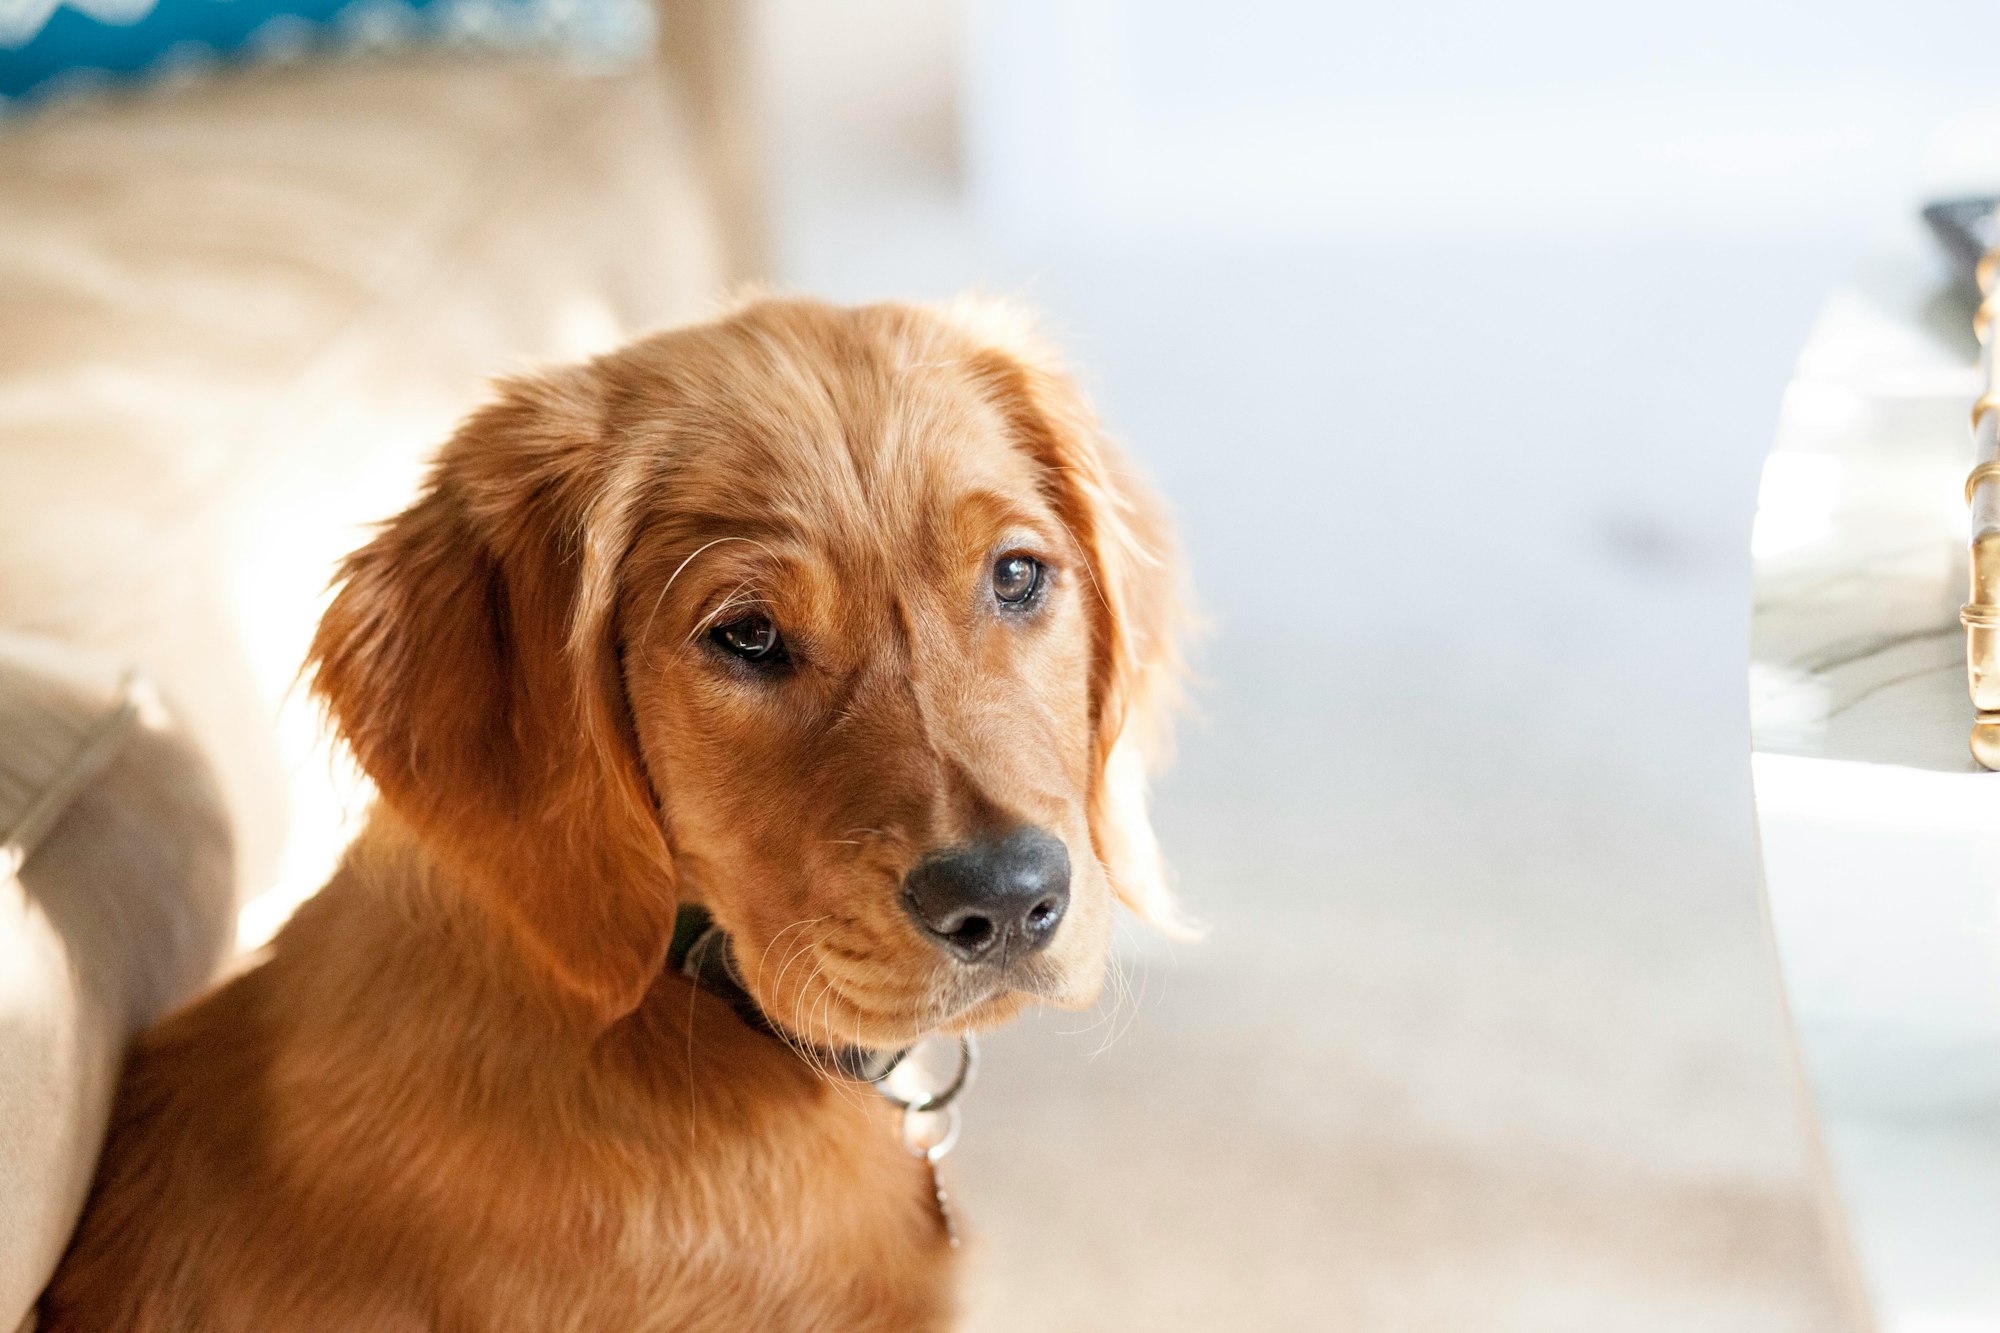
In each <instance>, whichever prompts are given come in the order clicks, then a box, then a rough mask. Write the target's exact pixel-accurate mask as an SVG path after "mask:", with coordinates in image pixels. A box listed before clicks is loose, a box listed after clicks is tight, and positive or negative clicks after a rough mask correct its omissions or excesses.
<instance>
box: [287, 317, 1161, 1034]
mask: <svg viewBox="0 0 2000 1333" xmlns="http://www.w3.org/2000/svg"><path fill="white" fill-rule="evenodd" d="M1176 583H1177V577H1176V570H1175V565H1174V561H1173V553H1172V551H1171V549H1170V545H1169V543H1168V541H1167V538H1166V533H1165V530H1164V527H1163V525H1162V523H1161V521H1160V518H1159V513H1158V509H1157V507H1156V505H1155V504H1154V502H1153V501H1152V499H1151V498H1150V497H1149V496H1148V495H1147V494H1145V493H1144V491H1143V490H1142V489H1141V488H1140V487H1139V486H1138V484H1137V483H1136V481H1135V479H1134V478H1133V477H1132V475H1131V474H1130V472H1129V471H1127V470H1126V469H1125V468H1124V466H1123V465H1122V463H1121V461H1120V460H1119V458H1118V457H1117V456H1116V455H1115V454H1114V453H1113V452H1112V451H1111V449H1110V447H1109V446H1108V445H1107V444H1106V442H1105V441H1104V439H1103V438H1102V437H1101V435H1100V433H1099V431H1098V428H1097V426H1096V424H1095V422H1094V421H1093V419H1092V417H1091V415H1090V413H1089V411H1088V409H1087V408H1086V406H1085V405H1084V403H1083V401H1082V399H1081V398H1080V397H1079V395H1078V394H1077V392H1076V391H1075V389H1074V388H1073V387H1072V386H1071V385H1070V383H1069V382H1068V380H1067V379H1066V377H1065V376H1064V375H1063V374H1062V372H1061V371H1060V369H1059V368H1058V367H1057V366H1056V365H1055V364H1054V363H1053V361H1052V360H1051V359H1050V358H1049V357H1048V355H1047V354H1046V353H1045V352H1043V351H1042V350H1041V349H1040V347H1039V346H1038V345H1037V344H1036V343H1035V342H1034V341H1033V340H1032V339H1031V338H1029V337H1027V336H1025V334H1024V333H1023V332H1022V331H1021V329H1020V328H1019V327H1018V325H1017V323H1015V322H1014V321H1012V320H1011V319H1010V318H1009V317H1008V316H1007V315H1006V314H1005V312H1003V311H999V310H997V309H996V308H994V307H989V306H963V307H952V308H948V309H944V310H922V309H916V308H911V307H903V306H874V307H867V308H862V309H837V308H833V307H829V306H824V305H818V304H813V303H806V302H791V301H786V302H775V301H766V302H759V303H755V304H752V305H749V306H746V307H743V308H741V309H739V310H737V311H736V312H735V313H733V314H731V315H729V316H728V317H726V318H724V319H721V320H719V321H717V322H715V323H711V324H705V325H700V326H695V327H690V328H684V329H679V330H676V331H673V332H669V333H665V334H661V335H659V336H656V337H652V338H648V339H646V340H644V341H642V342H639V343H637V344H635V345H633V346H631V347H628V348H626V349H625V350H623V351H621V352H618V353H616V354H613V355H611V356H607V357H604V358H602V359H600V360H598V361H596V362H593V363H591V364H590V365H587V366H584V367H580V368H576V369H571V370H566V371H561V372H557V373H555V374H551V375H547V376H544V377H540V378H535V379H528V380H520V381H515V382H512V383H509V384H506V385H504V386H503V388H502V391H501V395H500V398H499V400H498V401H497V402H495V403H494V404H492V405H491V406H489V407H487V408H485V409H484V410H482V411H480V412H479V413H477V414H475V415H474V416H473V417H472V418H471V419H470V420H469V421H467V422H466V424H465V425H464V426H463V427H462V428H461V429H460V430H459V432H458V434H457V435H456V436H455V437H454V438H453V439H452V440H451V441H450V443H449V444H447V445H446V446H445V448H444V450H443V452H442V453H441V454H440V456H439V458H438V461H437V464H436V469H435V471H434V473H433V475H432V477H431V479H430V482H429V484H428V486H427V488H426V490H425V491H424V493H423V495H422V496H421V497H420V498H419V499H418V500H417V501H416V503H414V504H413V505H412V506H411V507H410V508H409V509H408V510H407V511H405V512H404V513H403V514H402V515H400V516H399V517H397V518H396V519H394V520H392V521H391V522H390V523H389V524H388V525H387V526H386V527H385V528H384V529H383V530H382V531H381V533H380V534H379V535H378V536H377V537H376V538H375V539H374V540H373V541H372V542H370V543H369V544H368V545H367V546H365V547H363V548H362V549H361V550H359V551H357V552H356V553H355V554H354V555H352V556H351V557H349V559H348V561H347V563H346V565H345V566H344V568H343V571H342V576H341V586H340V589H339V592H338V594H337V595H336V597H335V598H334V601H333V603H332V605H331V606H330V607H329V609H328V611H327V613H326V615H325V617H324V619H323V620H322V622H321V625H320V629H319V634H318V637H317V638H316V640H315V642H314V645H313V658H312V665H313V668H314V683H315V688H316V690H317V691H318V692H319V694H320V696H321V698H322V699H323V700H324V702H325V704H326V705H327V707H328V710H329V712H330V713H331V715H332V717H333V719H334V721H335V723H336V725H337V726H338V727H339V729H340V731H341V733H342V734H343V736H344V737H345V739H346V740H347V742H348V744H349V745H350V746H351V748H352V749H353V751H354V753H355V755H356V756H357V758H358V759H359V760H360V762H361V764H362V766H363V767H364V768H365V769H366V770H367V772H368V773H369V775H370V776H371V777H372V778H373V779H374V781H375V783H376V785H377V787H378V788H379V790H380V792H381V795H382V798H383V799H384V800H386V801H387V802H388V803H389V804H390V805H391V806H392V807H394V808H395V810H396V811H397V812H398V813H399V814H400V815H401V816H402V817H403V818H404V819H405V820H406V821H408V822H409V823H410V824H411V825H412V826H414V827H415V828H416V829H417V830H418V832H419V833H420V834H421V835H422V836H423V837H424V839H425V841H426V843H427V845H429V846H430V847H431V848H432V849H433V851H434V853H435V854H436V855H437V856H439V857H440V858H441V859H442V860H443V861H444V862H445V864H446V865H447V866H449V867H450V868H451V869H452V871H453V872H455V874H454V877H455V879H456V880H457V881H459V882H462V883H464V884H465V885H467V886H469V887H470V891H471V892H472V893H473V894H474V895H475V896H476V897H477V898H478V899H479V900H480V902H481V903H482V905H483V906H485V907H486V908H487V909H489V910H490V911H492V912H493V913H495V914H497V915H498V917H500V918H501V919H502V920H503V921H504V922H505V924H506V925H507V927H508V928H509V931H508V933H509V934H510V935H511V936H512V937H513V938H514V939H516V940H517V941H518V942H519V944H520V946H521V951H522V952H523V954H524V955H525V956H526V957H527V958H528V959H529V960H530V961H531V962H532V964H533V965H534V967H535V969H536V970H537V972H538V973H539V974H540V975H542V976H543V977H545V978H547V979H549V980H552V981H553V982H555V983H557V984H558V986H559V987H560V989H561V990H562V991H563V992H564V993H566V994H568V995H570V996H573V997H574V998H576V999H577V1000H579V1001H581V1002H582V1003H583V1004H585V1005H587V1006H588V1008H589V1010H590V1012H591V1013H592V1014H593V1015H594V1016H595V1017H596V1018H598V1019H599V1020H600V1021H610V1020H613V1019H615V1018H616V1017H618V1016H619V1015H622V1014H624V1013H626V1012H629V1011H630V1010H632V1009H633V1008H635V1007H636V1006H637V1005H638V1004H639V1002H640V1000H641V999H642V998H643V996H644V995H645V993H646V991H647V989H648V988H649V986H650V985H651V984H652V982H653V980H654V978H655V977H656V976H657V974H658V973H659V971H660V969H661V968H662V966H663V961H664V956H665V953H666V950H667V946H668V943H669V940H670V938H671V936H672V931H673V920H674V912H675V906H676V902H677V901H683V900H692V901H698V902H700V903H702V904H704V905H705V906H706V907H707V908H708V909H709V910H710V912H711V913H712V914H713V915H714V917H715V918H716V919H717V921H718V922H720V924H721V925H722V926H723V927H724V928H725V929H726V930H727V931H728V933H729V935H730V937H731V939H732V941H733V945H734V948H735V952H736V958H737V962H738V968H739V971H740V973H741V975H742V979H743V981H744V982H745V984H746V985H747V986H748V988H749V989H750V991H751V993H752V995H753V996H754V998H755V999H756V1000H757V1001H758V1003H759V1004H760V1006H761V1007H762V1008H763V1009H764V1011H765V1012H766V1013H767V1014H768V1015H770V1016H771V1017H772V1018H773V1019H774V1020H775V1021H776V1022H778V1023H780V1024H781V1025H783V1026H785V1027H786V1028H788V1029H790V1030H791V1031H792V1032H793V1033H795V1034H797V1035H799V1036H801V1037H803V1038H805V1039H807V1040H809V1041H816V1042H826V1043H838V1044H856V1045H872V1046H894V1045H900V1044H903V1043H906V1042H908V1041H910V1040H911V1039H912V1038H913V1037H914V1036H915V1035H916V1034H918V1033H920V1032H925V1031H931V1030H938V1029H944V1030H962V1029H966V1028H971V1027H980V1026H986V1025H990V1024H992V1023H995V1022H998V1021H1001V1020H1003V1019H1005V1018H1006V1017H1008V1016H1010V1015H1011V1014H1012V1013H1014V1012H1015V1011H1016V1010H1017V1009H1019V1008H1020V1007H1021V1006H1022V1005H1023V1004H1025V1003H1027V1002H1029V1001H1031V1000H1034V999H1042V1000H1047V1001H1050V1002H1053V1003H1056V1004H1059V1005H1064V1006H1081V1005H1086V1004H1089V1003H1090V1002H1091V1001H1092V1000H1093V999H1094V998H1095V996H1096V994H1097V991H1098V988H1099V986H1100V984H1101V981H1102V977H1103V973H1104V968H1105V962H1106V954H1107V950H1108V945H1109V935H1110V927H1111V914H1112V910H1113V904H1112V899H1113V898H1114V897H1115V898H1118V899H1122V900H1123V901H1124V902H1125V903H1126V904H1128V905H1129V906H1130V907H1132V908H1133V909H1134V910H1136V911H1137V912H1138V913H1139V914H1140V915H1142V916H1145V917H1148V918H1151V919H1153V920H1155V921H1158V922H1162V923H1167V924H1171V922H1172V919H1173V908H1172V905H1171V901H1170V899H1169V898H1168V896H1167V894H1166V889H1165V885H1164V883H1163V879H1162V876H1163V868H1162V866H1161V863H1160V857H1159V852H1158V848H1157V846H1156V844H1155V842H1154V839H1153V835H1152V831H1151V828H1150V826H1149V825H1148V822H1147V817H1146V809H1145V792H1144V761H1145V756H1146V753H1147V751H1148V749H1149V748H1150V743H1151V741H1152V739H1153V735H1154V731H1155V728H1156V726H1157V724H1158V721H1159V719H1158V717H1157V714H1158V713H1159V711H1160V710H1161V708H1162V706H1163V704H1164V702H1165V696H1166V694H1167V693H1168V692H1169V690H1170V688H1171V681H1170V677H1171V674H1172V670H1173V666H1174V631H1175V619H1176V605H1175V603H1176V593H1177V588H1176Z"/></svg>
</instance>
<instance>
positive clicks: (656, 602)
mask: <svg viewBox="0 0 2000 1333" xmlns="http://www.w3.org/2000/svg"><path fill="white" fill-rule="evenodd" d="M724 542H753V544H754V545H758V546H762V545H763V543H762V542H755V541H754V540H753V539H752V538H749V537H717V538H716V539H715V540H714V541H710V542H703V543H702V544H701V545H700V546H697V547H695V548H694V550H693V551H691V552H689V553H688V556H687V558H686V559H684V560H682V561H681V562H680V563H679V564H678V565H675V566H674V572H673V573H671V574H669V575H667V581H666V582H665V583H662V584H661V585H660V592H659V595H658V596H657V597H655V598H653V609H652V610H651V611H649V612H647V613H646V628H645V629H644V630H643V631H641V637H643V638H647V639H650V638H652V637H653V619H654V617H656V616H658V615H659V614H660V603H662V602H664V601H666V600H667V592H668V590H669V589H671V588H672V587H673V586H674V580H675V579H678V578H679V577H680V576H681V571H682V570H684V569H686V568H687V567H688V566H689V565H691V564H693V563H694V558H695V557H696V556H698V555H700V554H701V553H702V552H703V551H706V550H708V549H709V548H711V547H715V546H720V545H722V544H723V543H724Z"/></svg>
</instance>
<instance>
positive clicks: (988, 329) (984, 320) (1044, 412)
mask: <svg viewBox="0 0 2000 1333" xmlns="http://www.w3.org/2000/svg"><path fill="white" fill-rule="evenodd" d="M945 314H946V318H947V319H948V320H949V321H950V322H951V323H952V324H953V325H955V326H956V327H957V328H959V329H960V330H961V331H963V332H964V333H965V334H967V335H968V336H969V337H971V338H972V340H973V342H974V343H975V345H976V346H977V347H978V350H977V351H976V352H975V353H974V357H973V364H974V369H975V373H976V374H978V376H979V377H980V378H981V379H982V380H983V381H984V383H985V385H986V387H987V391H988V394H989V396H990V398H991V400H992V401H993V402H994V403H995V404H996V405H997V406H998V407H999V408H1000V410H1001V412H1002V413H1003V414H1004V415H1005V416H1006V418H1007V420H1008V421H1009V423H1010V425H1011V426H1012V428H1013V430H1014V432H1015V435H1016V437H1017V438H1018V439H1019V440H1020V441H1021V443H1022V446H1023V447H1024V448H1026V449H1027V450H1028V452H1029V453H1030V454H1031V455H1033V457H1034V458H1035V460H1036V462H1038V463H1039V464H1040V465H1041V469H1042V477H1043V486H1044V488H1045V491H1046V493H1047V495H1048V497H1049V500H1050V502H1051V503H1052V504H1053V505H1054V507H1055V510H1056V513H1057V515H1058V516H1059V517H1060V518H1061V519H1062V521H1063V524H1064V525H1065V526H1066V527H1068V529H1069V531H1070V535H1071V536H1072V537H1073V538H1074V539H1075V541H1076V542H1077V544H1078V545H1079V546H1080V547H1081V548H1082V550H1083V554H1084V558H1085V559H1086V560H1087V561H1089V564H1090V569H1089V572H1088V580H1089V582H1090V584H1091V585H1092V586H1090V587H1087V588H1086V589H1085V590H1084V593H1083V596H1084V599H1085V602H1086V603H1087V605H1088V606H1089V608H1090V612H1091V618H1092V620H1091V633H1092V645H1091V647H1092V664H1091V706H1092V711H1093V714H1094V716H1093V724H1094V726H1095V727H1096V747H1097V750H1096V763H1097V768H1096V782H1095V784H1094V787H1093V789H1092V792H1091V807H1090V831H1091V838H1092V840H1093V841H1094V842H1095V843H1096V844H1097V847H1096V851H1097V855H1098V857H1099V858H1100V859H1101V860H1102V861H1103V862H1104V866H1105V869H1106V870H1107V871H1109V873H1110V877H1111V886H1112V889H1113V891H1115V892H1116V893H1117V895H1118V896H1119V898H1120V899H1121V900H1123V901H1124V903H1125V904H1126V905H1127V906H1128V907H1130V908H1131V909H1132V910H1133V911H1134V912H1136V913H1138V914H1139V915H1140V916H1141V917H1144V918H1145V919H1147V920H1148V921H1151V922H1152V923H1153V924H1155V925H1157V926H1159V927H1160V928H1161V929H1163V930H1166V931H1168V932H1169V933H1171V934H1177V935H1186V934H1191V933H1193V931H1194V927H1193V925H1192V924H1191V923H1190V922H1189V921H1188V920H1187V919H1186V918H1185V917H1183V916H1182V915H1181V913H1180V910H1179V908H1178V906H1177V905H1176V903H1175V901H1174V897H1173V894H1172V892H1171V890H1170V888H1169V887H1168V884H1167V869H1166V863H1165V861H1164V859H1163V858H1162V857H1161V855H1160V845H1159V841H1158V839H1157V838H1156V837H1155V836H1154V834H1153V825H1152V820H1151V817H1150V816H1149V814H1148V813H1147V806H1146V780H1147V772H1148V769H1149V767H1150V765H1151V763H1152V762H1153V761H1154V760H1155V759H1157V758H1158V757H1159V755H1160V753H1161V751H1162V750H1164V748H1165V746H1166V743H1167V721H1168V714H1169V712H1170V711H1171V709H1172V706H1173V704H1174V703H1175V701H1176V700H1177V698H1178V694H1179V688H1178V687H1179V677H1180V637H1181V631H1182V620H1183V616H1184V612H1183V604H1184V601H1183V576H1182V572H1181V564H1180V554H1179V551H1178V549H1177V548H1176V546H1175V545H1174V541H1173V535H1172V531H1171V529H1170V528H1169V526H1168V524H1167V520H1166V513H1165V509H1164V507H1163V506H1162V505H1161V503H1160V501H1159V498H1158V497H1157V496H1156V495H1154V493H1153V492H1152V490H1151V488H1150V487H1148V486H1147V485H1146V483H1145V482H1144V480H1143V479H1142V478H1140V477H1139V476H1138V475H1137V474H1136V473H1135V472H1134V471H1133V469H1132V467H1131V465H1130V464H1129V462H1128V461H1127V460H1126V459H1125V458H1124V456H1123V455H1122V454H1121V453H1120V452H1119V450H1118V449H1117V447H1116V446H1115V445H1113V444H1112V443H1111V441H1110V440H1109V439H1107V438H1106V437H1105V435H1104V432H1103V430H1102V428H1101V427H1100V426H1099V424H1098V422H1097V418H1096V415H1095V414H1094V413H1093V412H1092V411H1091V410H1090V406H1089V404H1088V403H1087V402H1086V401H1085V400H1084V397H1083V395H1082V393H1081V392H1080V391H1079V390H1078V389H1077V387H1076V385H1075V383H1074V382H1073V381H1072V380H1071V379H1070V377H1069V375H1068V373H1067V372H1066V370H1065V369H1064V367H1063V366H1062V364H1061V363H1060V361H1059V360H1058V359H1057V357H1056V356H1055V355H1054V354H1053V353H1052V352H1051V351H1050V350H1049V349H1048V348H1047V347H1046V346H1045V345H1044V344H1043V343H1042V342H1041V341H1040V340H1039V339H1038V338H1036V337H1035V336H1034V334H1033V331H1032V328H1031V325H1030V322H1029V321H1028V319H1027V318H1026V316H1025V315H1023V314H1022V313H1021V312H1019V311H1017V310H1015V309H1014V308H1013V307H1011V306H1008V305H1005V304H1003V303H998V302H993V301H990V300H984V299H981V300H976V301H961V302H958V303H955V304H954V305H952V306H950V307H947V308H946V311H945Z"/></svg>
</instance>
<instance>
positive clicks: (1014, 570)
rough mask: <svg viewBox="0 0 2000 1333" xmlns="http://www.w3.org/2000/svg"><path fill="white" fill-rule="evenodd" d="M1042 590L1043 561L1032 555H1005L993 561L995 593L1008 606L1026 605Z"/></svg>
mask: <svg viewBox="0 0 2000 1333" xmlns="http://www.w3.org/2000/svg"><path fill="white" fill-rule="evenodd" d="M1041 590H1042V562H1041V561H1039V560H1037V559H1035V558H1034V557H1033V556H1031V555H1003V556H1001V557H1000V558H999V559H998V560H996V561H994V562H993V595H994V596H995V597H997V598H999V599H1000V601H1001V603H1002V604H1003V605H1006V606H1025V605H1027V604H1028V603H1029V602H1032V601H1033V600H1034V599H1035V594H1036V593H1038V592H1040V591H1041Z"/></svg>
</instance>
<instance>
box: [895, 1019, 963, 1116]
mask: <svg viewBox="0 0 2000 1333" xmlns="http://www.w3.org/2000/svg"><path fill="white" fill-rule="evenodd" d="M897 1063H898V1064H900V1063H901V1061H900V1060H899V1061H898V1062H897ZM978 1064H979V1043H978V1042H977V1041H975V1040H973V1037H972V1034H971V1033H963V1034H961V1035H960V1036H959V1039H958V1068H957V1069H956V1070H954V1071H953V1073H952V1076H951V1082H949V1083H947V1084H945V1085H944V1087H942V1088H940V1089H938V1091H936V1092H932V1093H926V1094H925V1095H923V1096H921V1097H915V1098H910V1099H907V1100H906V1099H904V1098H902V1097H898V1096H897V1095H896V1093H895V1091H894V1090H893V1089H891V1088H890V1087H889V1086H888V1077H889V1076H888V1074H884V1075H883V1076H882V1077H881V1078H879V1079H877V1080H875V1091H877V1092H879V1093H881V1094H882V1095H883V1096H884V1097H886V1098H888V1099H889V1100H890V1101H892V1102H894V1103H895V1104H896V1105H898V1106H900V1107H902V1108H903V1109H904V1110H905V1111H942V1110H943V1109H944V1108H945V1107H947V1106H950V1105H951V1104H952V1103H953V1102H954V1101H956V1100H958V1094H960V1093H961V1092H964V1091H965V1087H966V1084H968V1083H970V1082H972V1071H973V1070H974V1069H975V1068H976V1067H977V1066H978ZM891 1072H894V1071H893V1070H892V1071H891Z"/></svg>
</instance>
